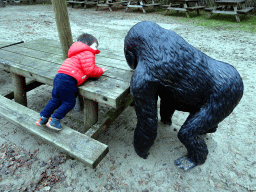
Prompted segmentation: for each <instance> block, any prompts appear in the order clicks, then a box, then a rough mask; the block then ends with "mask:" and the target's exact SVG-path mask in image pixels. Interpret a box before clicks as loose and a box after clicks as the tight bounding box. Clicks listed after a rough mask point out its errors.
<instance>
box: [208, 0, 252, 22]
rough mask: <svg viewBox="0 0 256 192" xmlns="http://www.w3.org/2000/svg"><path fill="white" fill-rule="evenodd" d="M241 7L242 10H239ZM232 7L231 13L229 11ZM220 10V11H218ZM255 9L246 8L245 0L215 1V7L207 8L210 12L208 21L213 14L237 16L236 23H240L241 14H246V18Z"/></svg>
mask: <svg viewBox="0 0 256 192" xmlns="http://www.w3.org/2000/svg"><path fill="white" fill-rule="evenodd" d="M239 6H240V7H241V9H239ZM228 7H230V9H231V11H227V9H228ZM218 9H219V10H218ZM253 9H254V7H245V0H218V1H215V6H214V7H211V8H207V9H206V11H210V14H209V15H208V17H207V18H206V19H209V18H210V17H211V15H212V14H213V13H217V14H218V15H219V14H220V13H221V14H229V15H235V16H236V21H237V22H238V23H239V22H240V19H239V14H244V17H245V16H246V15H247V14H248V13H249V12H250V11H252V10H253Z"/></svg>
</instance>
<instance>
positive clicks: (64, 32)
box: [52, 0, 73, 59]
mask: <svg viewBox="0 0 256 192" xmlns="http://www.w3.org/2000/svg"><path fill="white" fill-rule="evenodd" d="M52 5H53V9H54V12H55V20H56V24H57V28H58V32H59V38H60V43H61V49H62V52H63V59H66V58H68V49H69V47H70V46H71V45H72V43H73V39H72V33H71V29H70V23H69V18H68V9H67V4H66V0H52Z"/></svg>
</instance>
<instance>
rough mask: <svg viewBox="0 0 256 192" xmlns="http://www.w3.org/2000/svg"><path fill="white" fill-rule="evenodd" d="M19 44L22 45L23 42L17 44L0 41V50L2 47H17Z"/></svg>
mask: <svg viewBox="0 0 256 192" xmlns="http://www.w3.org/2000/svg"><path fill="white" fill-rule="evenodd" d="M20 43H24V41H18V42H7V41H0V49H1V48H4V47H9V46H12V45H17V44H20Z"/></svg>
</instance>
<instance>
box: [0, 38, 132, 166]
mask: <svg viewBox="0 0 256 192" xmlns="http://www.w3.org/2000/svg"><path fill="white" fill-rule="evenodd" d="M0 45H5V44H4V43H1V44H0ZM63 61H64V59H63V58H62V50H61V47H60V44H59V42H58V41H55V40H49V39H37V40H33V41H29V42H25V43H21V44H16V45H12V46H6V45H5V47H3V48H1V49H0V69H3V70H6V71H9V72H11V73H12V77H13V83H14V93H13V94H11V93H9V94H6V95H5V96H6V97H4V96H0V115H2V116H4V117H6V118H7V119H8V120H9V121H11V122H13V123H15V124H17V125H19V126H21V127H22V128H24V129H25V130H26V131H28V132H30V133H31V134H33V135H36V136H38V137H40V138H41V139H43V140H45V141H47V142H48V143H50V144H52V145H54V146H55V147H57V148H58V149H60V150H61V151H64V152H66V153H68V154H69V155H70V156H72V157H74V158H76V159H78V160H80V161H82V162H83V163H84V164H86V165H87V166H89V167H91V168H95V167H96V166H97V164H98V163H99V162H100V161H101V160H102V159H103V158H104V156H105V155H106V154H107V152H108V146H106V145H105V144H103V143H100V142H98V141H97V140H95V139H96V138H97V137H98V136H99V134H100V133H101V132H103V131H104V130H105V129H106V128H107V127H108V125H109V124H110V123H112V122H113V121H114V120H115V119H116V118H117V117H118V115H119V114H121V113H122V112H123V111H124V109H125V108H126V107H128V106H129V105H130V104H131V102H132V97H131V95H130V89H129V86H130V79H131V76H132V73H133V72H132V70H131V69H130V68H129V67H128V65H127V64H126V61H125V58H124V57H123V56H122V55H121V54H118V53H113V52H112V51H109V50H104V49H103V50H101V53H100V54H99V55H96V64H97V65H98V66H101V67H105V68H107V69H108V71H107V72H105V73H104V74H103V75H102V76H101V77H99V78H98V79H89V80H88V81H87V82H86V83H84V84H83V85H82V86H79V87H78V89H79V90H78V91H79V94H80V95H81V96H82V97H83V98H84V111H83V112H84V126H83V127H82V128H81V129H80V130H81V133H80V132H78V131H76V130H73V129H71V128H68V127H67V126H65V125H63V130H62V131H61V132H57V133H56V132H54V131H52V130H48V129H47V128H46V127H38V126H36V125H35V122H36V120H37V119H38V117H39V113H37V112H35V111H33V110H31V109H28V108H27V107H26V105H27V99H26V91H28V90H31V89H33V88H34V87H35V86H32V88H31V86H29V85H26V83H25V78H30V79H31V80H32V81H34V82H39V84H37V85H36V86H39V85H41V84H42V83H43V84H47V85H52V84H53V78H54V77H55V75H56V74H57V71H58V69H59V67H60V65H61V64H62V62H63ZM32 84H33V82H32ZM28 87H30V88H28ZM13 97H14V100H15V102H14V101H12V100H10V99H12V98H13ZM8 98H10V99H8ZM98 103H104V104H107V105H109V106H111V107H112V109H111V110H110V111H109V112H107V114H106V115H105V116H104V117H102V118H101V119H98Z"/></svg>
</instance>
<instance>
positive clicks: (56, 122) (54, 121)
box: [46, 118, 62, 131]
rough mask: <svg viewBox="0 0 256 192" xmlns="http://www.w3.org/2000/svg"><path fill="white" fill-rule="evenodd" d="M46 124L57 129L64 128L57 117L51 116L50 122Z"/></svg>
mask: <svg viewBox="0 0 256 192" xmlns="http://www.w3.org/2000/svg"><path fill="white" fill-rule="evenodd" d="M46 126H47V127H49V128H51V129H54V130H56V131H60V130H61V129H62V127H61V125H60V119H56V118H50V119H49V121H48V123H46Z"/></svg>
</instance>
